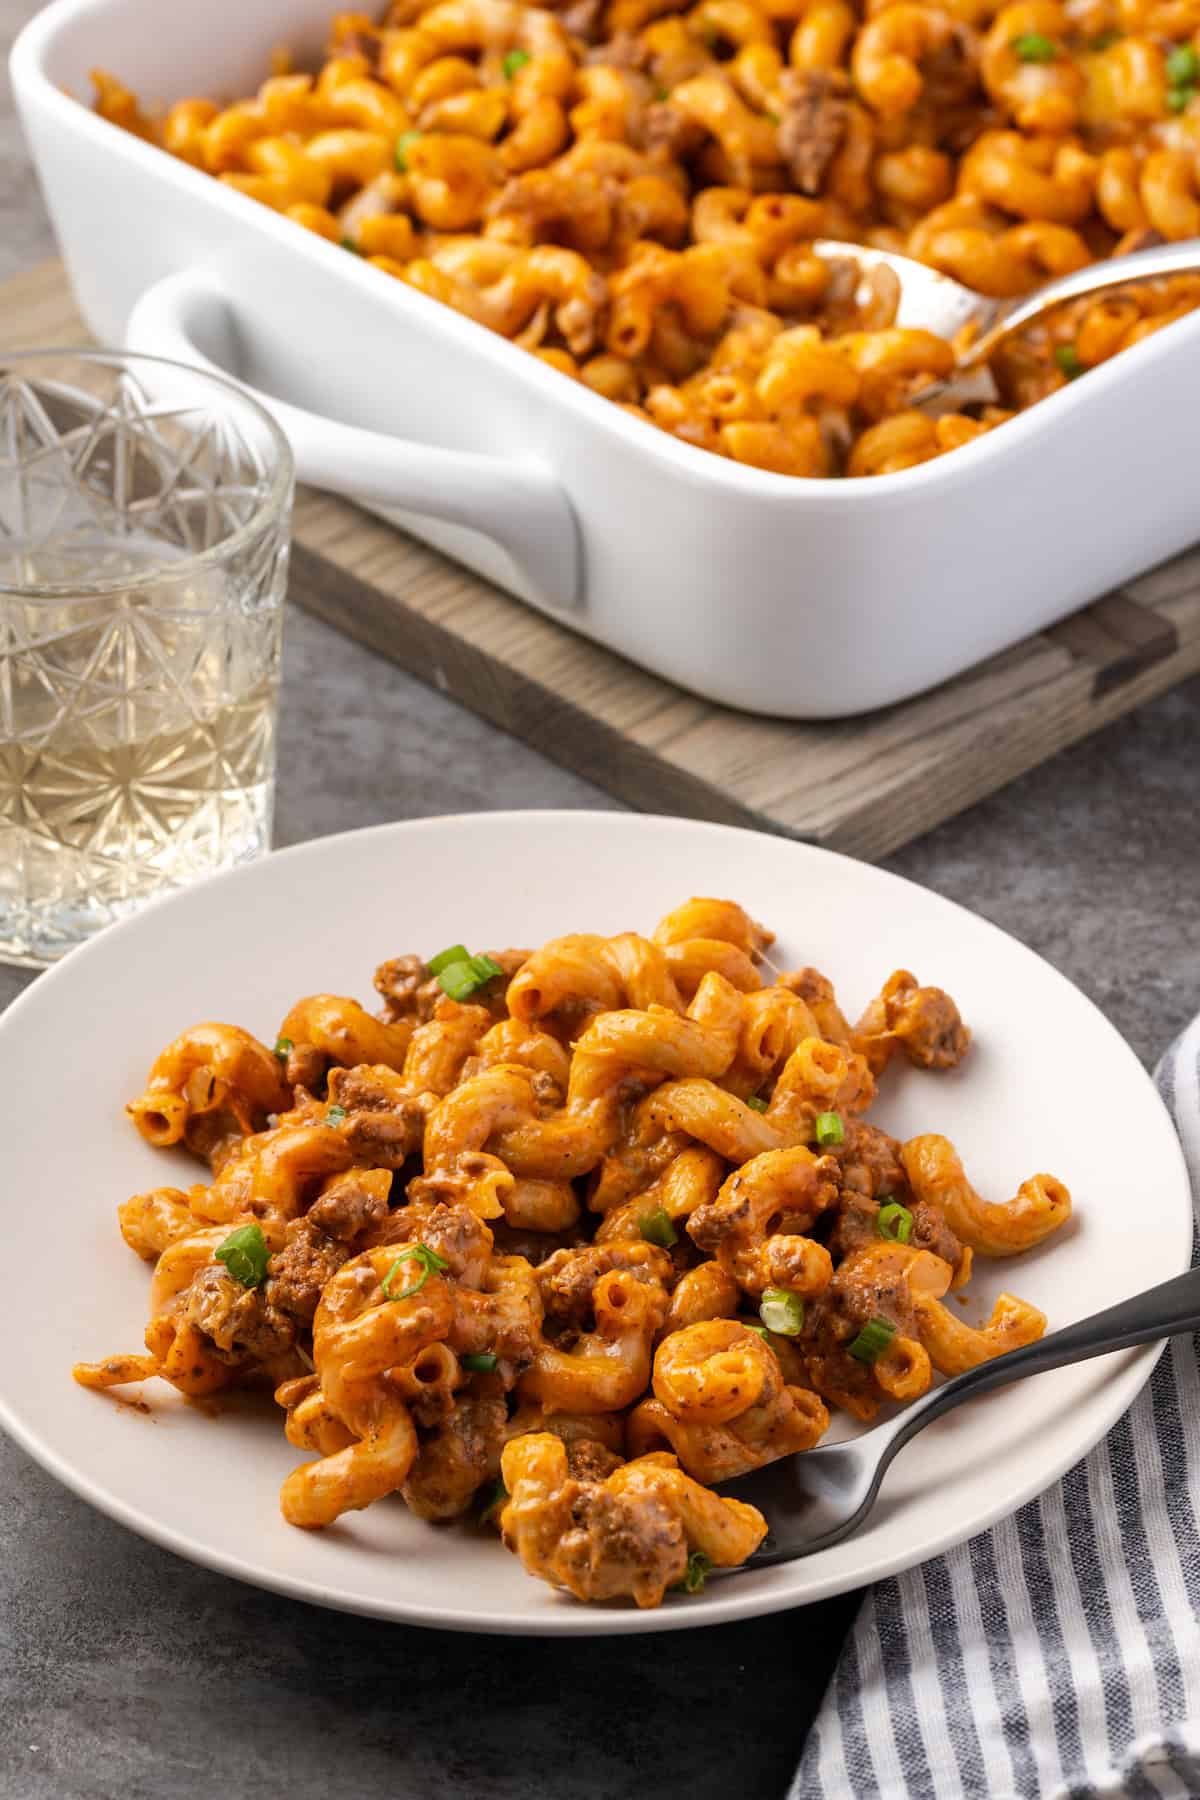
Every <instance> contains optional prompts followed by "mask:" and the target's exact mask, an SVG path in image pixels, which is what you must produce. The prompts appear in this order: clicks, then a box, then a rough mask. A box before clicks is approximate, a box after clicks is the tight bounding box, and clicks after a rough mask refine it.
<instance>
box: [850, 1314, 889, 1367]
mask: <svg viewBox="0 0 1200 1800" xmlns="http://www.w3.org/2000/svg"><path fill="white" fill-rule="evenodd" d="M895 1335H896V1327H895V1326H894V1325H893V1324H892V1321H891V1320H890V1319H880V1318H874V1319H871V1320H869V1321H868V1323H867V1324H866V1325H864V1326H863V1328H862V1330H861V1331H860V1332H859V1334H858V1336H857V1337H856V1338H855V1340H854V1342H853V1343H852V1344H848V1345H847V1346H846V1348H847V1349H848V1350H849V1352H850V1354H851V1356H853V1357H855V1358H856V1359H857V1361H859V1362H862V1363H873V1362H878V1361H879V1358H880V1357H881V1356H882V1355H883V1353H884V1351H885V1350H886V1349H887V1347H888V1345H889V1344H890V1343H891V1341H892V1339H893V1338H894V1337H895Z"/></svg>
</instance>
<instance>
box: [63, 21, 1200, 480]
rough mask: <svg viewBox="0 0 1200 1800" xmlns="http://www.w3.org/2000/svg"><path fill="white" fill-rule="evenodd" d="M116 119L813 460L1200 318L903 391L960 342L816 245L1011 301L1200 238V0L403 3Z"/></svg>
mask: <svg viewBox="0 0 1200 1800" xmlns="http://www.w3.org/2000/svg"><path fill="white" fill-rule="evenodd" d="M95 81H96V87H97V95H98V98H97V106H98V109H99V111H100V112H101V113H102V114H103V115H104V116H105V117H106V118H108V119H110V120H112V121H113V122H114V123H116V124H118V125H121V126H124V127H125V128H126V129H127V130H130V131H133V132H136V133H138V134H139V135H141V136H143V137H146V138H148V139H151V140H152V141H154V142H156V143H159V144H161V145H162V146H163V147H164V148H165V149H166V150H168V151H170V152H171V153H172V154H173V155H175V156H179V157H182V158H183V159H184V160H185V161H187V162H190V163H193V164H194V165H195V166H196V167H198V168H200V169H204V170H207V171H209V172H210V173H211V174H213V175H214V176H216V177H217V179H218V180H220V181H222V182H224V183H226V184H227V185H228V186H230V187H233V188H236V189H238V190H239V191H240V192H242V193H244V194H248V195H250V196H251V197H252V198H254V199H256V200H260V201H262V202H264V203H265V204H266V205H268V206H271V207H273V208H275V209H276V210H277V211H279V212H281V213H285V214H286V215H287V216H288V217H289V218H291V219H294V220H295V221H296V223H297V224H299V225H301V226H304V227H305V228H307V229H308V230H309V231H313V232H316V233H317V234H318V235H319V236H321V237H323V238H327V239H328V240H329V241H330V243H331V245H333V246H335V247H336V246H342V247H344V249H346V250H348V251H352V252H355V253H357V254H358V255H359V256H362V257H364V258H365V259H366V260H367V261H368V262H370V263H371V264H372V265H373V266H374V267H375V268H376V269H379V270H381V271H383V272H384V273H385V274H387V275H390V276H393V277H395V278H396V279H398V280H400V281H404V282H407V283H409V285H411V286H413V287H416V288H419V289H420V290H421V291H422V292H423V293H425V294H429V295H432V296H433V297H434V298H436V299H438V300H441V301H443V302H445V304H446V305H448V306H452V307H455V308H456V309H457V310H458V311H460V312H463V313H466V314H467V315H468V316H469V317H471V318H472V319H475V320H477V321H478V322H479V323H480V324H483V325H486V326H488V327H490V328H491V329H492V330H494V331H497V332H500V333H502V334H503V335H504V336H505V337H507V338H510V339H511V340H512V341H513V342H514V343H517V344H520V345H522V346H523V347H524V348H526V349H528V350H530V351H532V352H533V353H534V354H535V355H536V356H539V357H541V358H542V359H543V360H544V361H545V362H548V363H550V364H551V365H552V366H553V367H554V368H556V369H559V370H561V371H562V372H563V373H564V374H565V375H568V376H570V377H571V378H572V379H573V380H577V381H581V382H583V383H585V384H586V385H587V386H588V387H590V388H592V389H593V390H594V391H595V392H597V393H599V394H602V395H604V396H605V397H606V398H608V399H610V400H613V401H615V402H616V403H617V404H618V405H620V406H623V407H625V408H626V409H627V410H629V411H631V412H632V413H634V414H636V415H637V416H638V417H639V418H642V419H644V420H647V421H649V422H651V423H653V424H654V425H656V426H659V427H661V429H663V430H664V431H668V432H671V433H673V434H674V435H675V436H677V437H679V438H681V439H683V440H684V441H686V442H688V443H691V444H696V445H700V446H702V447H703V448H704V449H707V450H711V451H715V452H717V453H718V454H720V455H723V456H728V457H732V458H733V459H735V460H736V461H738V462H742V463H748V464H753V465H755V466H757V467H759V468H764V469H771V470H774V471H776V472H779V473H783V474H788V475H801V476H827V475H838V474H845V475H852V476H857V475H882V474H887V473H889V472H891V471H894V470H898V469H904V468H909V467H912V466H913V465H914V464H916V463H920V462H924V461H927V460H928V459H929V458H931V457H934V456H938V455H940V454H942V453H943V452H944V451H946V450H950V449H953V448H955V447H956V446H957V445H960V444H963V443H966V442H967V441H969V440H970V439H971V438H974V437H977V436H978V435H979V434H980V433H981V432H984V431H988V430H990V429H991V428H992V427H993V426H995V425H997V424H1000V423H1001V422H1002V421H1003V420H1005V419H1007V418H1009V417H1011V415H1012V413H1013V411H1014V410H1016V409H1019V408H1022V407H1025V406H1028V405H1030V404H1031V403H1032V402H1034V401H1036V400H1038V399H1041V398H1042V397H1043V396H1044V395H1046V394H1048V393H1050V392H1052V391H1053V390H1054V389H1055V388H1058V387H1061V386H1062V385H1063V383H1064V382H1066V381H1068V380H1072V379H1074V378H1075V377H1076V376H1078V375H1080V374H1082V373H1084V372H1085V371H1086V370H1088V369H1091V368H1094V367H1095V366H1096V365H1097V364H1098V363H1100V362H1103V361H1105V360H1107V358H1109V357H1110V356H1112V355H1114V354H1116V352H1117V351H1119V350H1121V349H1123V348H1125V347H1126V346H1128V345H1130V344H1133V343H1136V342H1137V341H1138V339H1140V338H1142V337H1144V336H1145V335H1146V334H1147V333H1148V332H1151V331H1157V330H1158V329H1160V328H1161V327H1162V326H1163V325H1165V324H1168V323H1170V322H1171V320H1173V319H1175V318H1177V317H1179V316H1180V315H1181V314H1182V313H1184V312H1187V311H1189V310H1190V309H1191V308H1193V307H1195V306H1197V305H1200V277H1191V276H1177V277H1173V278H1170V279H1166V280H1162V281H1158V282H1152V283H1146V284H1140V285H1137V286H1131V287H1129V288H1128V289H1127V290H1123V291H1121V292H1119V293H1111V294H1106V295H1105V296H1103V297H1102V298H1093V299H1091V300H1090V301H1087V302H1084V303H1080V304H1079V305H1076V306H1074V307H1072V308H1071V309H1070V310H1069V311H1068V312H1065V313H1063V314H1062V315H1061V316H1060V317H1058V318H1056V319H1055V320H1054V321H1053V322H1052V323H1051V324H1050V325H1048V326H1046V325H1043V327H1042V328H1041V329H1040V330H1039V331H1038V332H1036V333H1033V334H1031V335H1030V336H1029V337H1027V338H1026V339H1024V340H1023V341H1022V342H1020V343H1019V344H1018V345H1017V346H1016V348H1015V349H1014V350H1012V351H1011V352H1009V353H1008V354H1006V355H1005V356H1004V357H1002V358H999V359H997V362H996V365H995V368H994V373H995V375H996V377H997V387H998V392H999V399H1000V403H999V404H996V405H988V406H982V407H974V408H972V409H970V410H969V411H964V412H957V413H949V414H947V415H946V416H944V417H942V418H939V419H936V420H935V419H931V418H929V417H927V416H926V415H925V414H924V413H923V412H920V411H918V410H915V409H913V408H912V407H911V406H910V405H909V404H908V402H909V400H910V398H912V397H913V396H914V395H915V394H916V392H917V390H918V389H920V388H921V387H923V386H925V385H927V384H928V383H929V382H930V381H931V380H933V379H936V378H939V377H941V376H944V375H945V374H947V373H948V371H949V368H950V364H951V351H950V346H949V345H948V344H947V343H946V342H945V341H944V340H943V339H941V338H938V337H935V336H934V335H933V334H932V333H930V332H927V331H918V330H912V329H900V328H898V327H897V326H896V324H895V312H896V295H897V288H896V282H895V277H894V276H892V275H891V274H889V273H887V272H883V273H881V274H879V275H877V276H876V277H875V279H874V280H873V281H872V282H871V283H870V284H869V292H868V294H867V297H866V298H864V297H863V289H862V284H861V282H860V281H859V278H858V273H857V270H856V269H855V267H854V266H853V265H852V264H850V263H846V264H844V265H840V266H839V265H832V266H831V264H830V263H828V262H826V261H822V260H821V259H819V258H818V257H816V256H815V255H814V254H813V252H812V242H813V240H814V238H817V237H833V238H841V239H848V240H853V241H859V242H863V243H866V244H872V245H877V246H881V247H884V248H890V249H895V250H901V251H905V252H907V253H908V254H909V255H912V256H916V257H919V258H921V259H923V260H924V261H925V262H928V263H930V264H932V265H933V266H934V267H935V268H939V269H942V270H944V271H945V272H946V273H948V274H950V275H953V276H956V277H957V278H958V279H959V280H961V281H963V282H966V283H967V284H968V285H969V286H972V287H975V288H977V289H979V290H980V291H981V292H982V293H985V294H990V295H998V296H1004V295H1017V294H1022V293H1024V292H1027V291H1028V290H1030V289H1031V288H1033V287H1035V286H1037V285H1038V284H1039V283H1041V282H1043V281H1045V280H1046V279H1048V278H1049V277H1051V276H1055V275H1060V274H1065V273H1067V272H1069V271H1070V270H1073V269H1077V268H1079V267H1081V266H1082V265H1084V264H1086V263H1088V262H1091V261H1092V260H1094V259H1096V258H1100V257H1106V256H1110V255H1114V254H1119V253H1121V252H1122V251H1125V250H1128V249H1130V248H1132V247H1135V246H1137V245H1139V244H1142V243H1145V242H1152V241H1154V234H1157V235H1158V236H1159V237H1162V238H1171V239H1175V238H1187V237H1193V236H1197V235H1200V0H1010V3H1009V4H1003V5H1001V4H997V0H945V3H944V4H943V5H940V6H938V5H932V4H917V3H915V0H698V4H692V5H689V6H683V7H681V6H678V5H677V4H675V0H570V3H569V4H567V5H566V6H564V7H563V8H562V9H561V10H558V11H555V10H551V9H548V8H546V9H544V8H541V7H536V6H527V5H522V4H520V3H519V0H397V4H394V5H393V6H392V7H391V8H390V9H389V11H388V13H387V14H386V16H385V18H384V20H383V22H382V24H377V23H376V22H375V21H374V20H373V18H372V17H370V16H369V15H367V14H365V13H341V14H339V15H338V16H337V17H336V18H335V19H334V21H333V24H332V31H331V39H330V44H329V47H328V53H327V56H326V58H325V59H324V61H322V62H321V64H320V66H319V68H318V69H317V70H316V72H315V73H306V72H298V71H293V69H292V65H291V62H290V60H289V59H288V57H287V55H286V54H283V53H281V54H280V56H279V57H278V59H277V66H276V69H275V72H274V73H273V74H271V75H270V76H269V78H268V79H267V80H265V81H264V82H263V84H262V86H261V87H260V88H259V90H258V93H257V94H256V95H255V96H253V97H252V98H249V99H243V100H237V101H234V102H232V103H228V102H222V103H218V101H216V100H212V99H200V98H191V99H184V100H180V101H178V102H177V103H176V104H175V105H173V106H171V107H170V109H169V110H168V111H167V112H165V114H162V115H154V116H151V115H150V114H149V113H147V112H145V111H143V110H142V108H141V106H140V105H139V103H138V101H137V99H136V98H135V97H134V96H133V95H132V94H131V93H129V92H128V91H127V90H126V89H125V88H124V87H122V85H121V84H120V82H119V81H117V80H116V79H115V78H114V77H112V76H110V75H107V74H104V73H100V72H98V73H97V74H96V76H95Z"/></svg>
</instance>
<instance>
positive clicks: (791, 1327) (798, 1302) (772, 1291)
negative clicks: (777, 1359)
mask: <svg viewBox="0 0 1200 1800" xmlns="http://www.w3.org/2000/svg"><path fill="white" fill-rule="evenodd" d="M758 1316H759V1318H760V1319H761V1320H762V1322H763V1324H764V1325H765V1326H766V1328H767V1330H768V1331H777V1332H778V1333H779V1335H780V1337H799V1335H800V1333H801V1331H802V1330H803V1329H804V1302H803V1300H802V1299H801V1298H800V1296H799V1294H793V1292H792V1290H791V1288H768V1289H767V1290H766V1292H765V1293H764V1295H763V1297H762V1305H761V1306H760V1307H759V1309H758Z"/></svg>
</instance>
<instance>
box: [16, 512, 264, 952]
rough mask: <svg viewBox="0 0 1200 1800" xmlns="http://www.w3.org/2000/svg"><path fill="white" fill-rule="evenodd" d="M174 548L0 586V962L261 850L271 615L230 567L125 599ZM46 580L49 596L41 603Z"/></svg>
mask: <svg viewBox="0 0 1200 1800" xmlns="http://www.w3.org/2000/svg"><path fill="white" fill-rule="evenodd" d="M170 557H171V550H170V547H169V546H164V545H163V544H162V543H161V542H159V541H153V542H151V541H149V540H146V541H144V542H142V543H139V541H138V540H137V539H136V538H127V537H123V538H119V539H115V540H111V541H109V542H105V543H100V544H97V543H95V542H93V543H92V544H90V545H89V546H88V547H87V550H86V556H85V555H84V554H83V553H81V552H80V551H79V550H72V551H70V552H68V551H63V550H61V549H58V548H55V547H53V546H52V547H48V548H42V547H39V549H38V550H37V551H36V552H35V553H33V554H32V555H30V556H29V557H27V558H25V559H23V563H22V566H20V567H18V568H17V569H15V570H14V569H13V565H12V564H10V565H9V568H8V569H7V570H6V578H7V579H8V580H9V581H10V582H13V583H15V582H17V581H19V582H22V583H25V582H28V583H29V584H30V585H32V584H34V583H37V584H38V585H39V586H40V588H41V592H40V593H38V594H37V595H36V596H30V597H25V596H20V595H15V596H14V595H13V594H11V593H9V594H0V956H3V957H6V958H7V959H8V960H10V961H23V962H32V963H40V962H42V961H46V960H51V959H53V958H54V957H57V956H59V955H61V954H62V952H63V951H64V950H66V949H68V948H70V946H71V945H72V944H74V943H77V942H78V941H79V940H80V939H81V938H84V937H86V936H90V935H91V933H92V932H94V931H95V930H96V928H97V927H98V926H100V925H104V924H108V923H110V922H111V921H113V920H114V919H118V918H121V917H123V916H124V915H125V914H126V913H128V912H131V911H133V910H134V909H135V908H136V907H137V906H138V905H139V904H141V903H142V902H144V901H145V900H146V899H147V898H148V897H150V896H151V895H153V894H155V893H157V892H159V891H161V890H163V889H166V888H172V887H177V886H182V885H183V884H185V883H188V882H192V881H195V880H196V879H197V878H198V877H200V876H204V875H208V874H211V873H212V872H213V871H215V870H217V869H220V868H226V867H228V866H230V865H231V864H233V863H237V862H241V861H245V860H248V859H250V858H252V857H255V856H258V855H261V854H262V852H263V851H264V850H265V849H266V848H267V847H268V843H269V839H270V829H271V807H272V793H273V777H274V728H273V722H274V711H275V698H276V687H277V682H278V646H279V614H278V608H277V607H273V608H269V609H263V608H261V607H258V606H256V605H255V604H254V597H253V596H251V597H250V599H249V601H248V603H247V604H246V605H244V606H243V605H239V601H238V596H237V594H236V592H234V591H232V590H231V583H230V578H229V575H228V573H227V572H225V571H223V570H220V569H216V568H214V569H208V570H205V569H199V570H193V572H192V574H191V575H190V576H189V577H188V578H187V579H186V580H185V581H180V580H179V579H178V578H176V579H171V578H170V577H169V576H164V578H163V579H162V580H161V581H160V582H155V581H153V580H151V581H147V582H145V583H143V584H141V585H139V586H136V587H131V588H130V589H129V590H128V591H127V592H121V591H120V590H117V591H115V592H112V593H108V594H106V595H103V596H95V595H89V596H86V597H81V596H78V595H76V596H72V595H71V594H70V592H69V585H68V584H69V583H70V582H71V581H72V580H76V581H91V582H94V581H97V580H112V579H118V580H119V579H120V578H122V577H124V576H129V577H136V576H139V575H143V574H145V573H146V572H147V571H148V570H149V569H151V568H154V569H159V570H161V569H163V566H164V563H165V562H166V561H168V560H169V559H170ZM49 584H54V585H55V586H56V587H60V588H62V589H63V590H64V591H63V592H62V593H61V594H58V595H48V594H47V593H46V592H45V588H46V586H47V585H49Z"/></svg>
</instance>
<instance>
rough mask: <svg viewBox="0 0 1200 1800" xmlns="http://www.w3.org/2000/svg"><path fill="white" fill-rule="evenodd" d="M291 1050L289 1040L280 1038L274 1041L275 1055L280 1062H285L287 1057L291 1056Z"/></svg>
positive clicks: (292, 1047) (291, 1046) (292, 1046)
mask: <svg viewBox="0 0 1200 1800" xmlns="http://www.w3.org/2000/svg"><path fill="white" fill-rule="evenodd" d="M293 1049H294V1045H293V1043H292V1040H291V1038H284V1037H281V1038H276V1039H275V1054H276V1056H277V1057H278V1058H279V1060H280V1062H286V1061H287V1059H288V1057H289V1056H290V1055H291V1054H292V1050H293Z"/></svg>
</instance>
